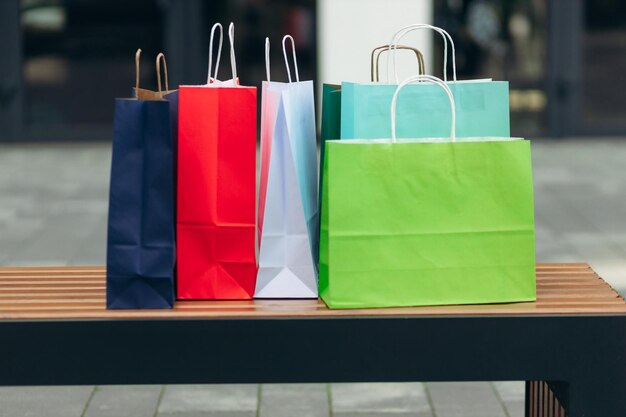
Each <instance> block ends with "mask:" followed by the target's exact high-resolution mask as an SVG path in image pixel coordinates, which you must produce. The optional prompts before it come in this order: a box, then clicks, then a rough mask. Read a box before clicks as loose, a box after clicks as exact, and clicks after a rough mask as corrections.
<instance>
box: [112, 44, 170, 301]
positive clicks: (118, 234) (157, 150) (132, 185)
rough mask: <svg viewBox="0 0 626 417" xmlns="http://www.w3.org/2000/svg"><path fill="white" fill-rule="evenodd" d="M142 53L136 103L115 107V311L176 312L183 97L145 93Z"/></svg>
mask: <svg viewBox="0 0 626 417" xmlns="http://www.w3.org/2000/svg"><path fill="white" fill-rule="evenodd" d="M139 53H140V50H139V51H137V56H136V59H137V82H136V88H135V95H136V98H131V99H116V100H115V116H114V135H113V155H112V163H111V185H110V192H109V223H108V241H107V308H110V309H139V308H172V307H173V305H174V294H175V288H174V266H175V253H176V250H175V238H174V230H175V216H174V207H175V193H174V172H175V170H174V161H175V154H174V151H175V138H176V133H175V132H176V131H175V130H174V127H175V126H174V123H175V121H176V119H177V104H178V92H177V91H173V92H171V91H169V90H168V89H167V86H166V89H165V91H161V86H160V84H161V83H160V80H159V91H158V92H152V91H150V90H143V89H139V69H138V66H139V63H138V62H139ZM160 58H163V57H162V54H159V57H157V72H159V69H158V62H159V59H160ZM163 60H164V58H163ZM159 77H160V74H159ZM166 77H167V74H166Z"/></svg>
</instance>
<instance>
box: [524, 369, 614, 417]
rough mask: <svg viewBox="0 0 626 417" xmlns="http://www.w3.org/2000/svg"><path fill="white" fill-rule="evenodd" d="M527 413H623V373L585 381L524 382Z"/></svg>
mask: <svg viewBox="0 0 626 417" xmlns="http://www.w3.org/2000/svg"><path fill="white" fill-rule="evenodd" d="M525 403H526V413H525V416H526V417H624V416H626V375H624V376H622V377H620V378H606V375H605V376H598V377H597V378H586V379H585V380H584V381H582V380H580V381H575V382H571V383H569V384H566V383H548V382H545V381H527V382H526V401H525Z"/></svg>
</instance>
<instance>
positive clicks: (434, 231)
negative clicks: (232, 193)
mask: <svg viewBox="0 0 626 417" xmlns="http://www.w3.org/2000/svg"><path fill="white" fill-rule="evenodd" d="M414 80H422V81H424V80H428V81H431V82H435V83H436V84H438V86H439V87H443V88H444V89H445V90H446V93H447V94H449V96H448V97H447V98H446V101H448V102H449V103H451V104H452V106H453V105H454V103H453V101H454V100H453V97H452V92H451V91H450V89H449V88H447V86H446V84H445V83H443V82H441V80H439V79H437V78H434V77H430V76H417V77H412V78H409V79H408V80H407V81H405V82H404V83H402V84H400V86H399V87H398V89H397V91H396V94H395V95H394V97H393V102H392V112H391V113H392V115H394V116H395V112H394V110H393V109H394V108H395V104H396V99H397V95H398V92H399V91H400V89H401V88H402V87H403V86H404V85H405V84H407V83H408V82H411V81H414ZM440 94H441V93H440ZM442 96H444V95H443V94H442ZM444 97H445V96H444ZM403 103H404V104H403V105H405V106H406V105H409V103H408V102H407V100H404V101H403ZM449 105H450V104H449ZM450 117H451V118H452V125H453V127H452V133H451V134H448V137H449V138H451V139H449V138H447V139H413V140H403V141H399V142H397V141H396V140H395V119H392V128H391V131H392V135H391V137H392V138H394V139H391V140H389V139H382V140H350V141H343V140H342V141H328V142H327V143H326V152H325V158H324V165H323V172H324V183H323V189H322V219H321V235H320V280H319V285H320V288H319V290H320V295H321V297H322V299H323V300H324V301H325V302H326V304H328V306H329V307H330V308H364V307H396V306H417V305H437V304H475V303H505V302H519V301H533V300H535V293H536V290H535V246H534V217H533V190H532V171H531V157H530V143H529V141H526V140H522V139H513V138H460V137H457V138H456V140H455V137H454V134H453V133H454V122H455V112H454V111H452V112H451V113H450ZM448 126H450V124H449V121H448Z"/></svg>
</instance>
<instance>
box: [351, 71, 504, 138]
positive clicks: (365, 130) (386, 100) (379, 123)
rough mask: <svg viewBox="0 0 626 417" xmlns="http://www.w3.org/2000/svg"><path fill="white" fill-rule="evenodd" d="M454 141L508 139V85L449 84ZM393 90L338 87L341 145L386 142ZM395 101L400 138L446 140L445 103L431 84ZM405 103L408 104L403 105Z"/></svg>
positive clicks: (418, 86)
mask: <svg viewBox="0 0 626 417" xmlns="http://www.w3.org/2000/svg"><path fill="white" fill-rule="evenodd" d="M447 84H448V86H449V87H450V90H451V91H452V94H453V96H454V101H455V106H456V108H455V110H456V116H457V123H456V136H457V137H481V136H483V137H485V136H494V137H509V136H510V135H511V133H510V124H509V123H510V122H509V83H508V82H506V81H488V80H477V81H457V82H454V81H451V82H448V83H447ZM397 87H398V86H397V85H395V84H372V83H350V82H344V83H342V84H341V90H342V92H341V139H357V138H358V139H378V138H389V137H391V130H390V126H389V118H390V113H389V104H390V103H391V98H392V97H393V93H394V92H395V91H396V88H397ZM406 90H407V91H403V93H402V96H401V97H400V98H399V100H398V115H397V118H398V120H397V129H398V132H397V135H398V137H399V138H429V137H431V138H436V137H445V136H447V134H448V132H447V129H448V125H449V120H450V105H449V104H448V101H447V98H446V97H445V96H444V95H443V94H441V92H440V91H438V87H437V86H436V85H433V84H426V83H420V84H413V85H409V86H407V87H406ZM405 103H410V106H409V105H405Z"/></svg>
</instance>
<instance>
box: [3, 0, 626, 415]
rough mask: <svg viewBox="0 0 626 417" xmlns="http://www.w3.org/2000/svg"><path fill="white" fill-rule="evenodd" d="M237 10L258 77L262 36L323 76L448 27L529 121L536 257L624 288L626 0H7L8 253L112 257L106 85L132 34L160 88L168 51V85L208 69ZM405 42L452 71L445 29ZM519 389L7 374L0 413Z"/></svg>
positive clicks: (215, 407)
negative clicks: (169, 383) (212, 46)
mask: <svg viewBox="0 0 626 417" xmlns="http://www.w3.org/2000/svg"><path fill="white" fill-rule="evenodd" d="M230 21H233V22H234V23H235V25H236V53H237V63H238V72H239V76H240V79H241V80H242V83H243V84H246V85H256V86H260V83H261V81H262V80H263V79H264V78H265V63H264V49H263V45H264V38H265V37H266V36H269V37H270V39H271V42H272V49H271V67H272V77H273V79H276V80H286V71H285V69H284V63H283V59H282V50H281V44H280V40H281V38H282V36H283V35H284V34H287V33H289V34H292V35H293V37H294V38H295V41H296V45H297V54H298V64H299V69H300V77H301V79H313V80H315V81H316V85H317V86H318V87H319V84H320V83H322V82H335V83H336V82H341V81H368V80H369V78H370V61H369V60H370V52H371V50H372V48H374V47H376V46H380V45H382V44H385V43H387V42H388V41H389V40H390V38H391V35H392V34H393V33H394V32H395V31H396V30H398V29H399V28H400V27H402V26H404V25H407V24H411V23H431V24H435V25H437V26H441V27H443V28H444V29H446V30H448V31H449V32H450V33H451V35H452V37H453V39H454V40H455V44H456V63H457V74H458V78H459V79H469V78H493V79H495V80H507V81H509V83H510V109H511V132H512V134H513V135H515V136H523V137H526V138H531V139H533V143H532V146H533V170H534V185H535V213H536V242H537V260H538V261H543V262H546V261H547V262H553V261H554V262H575V261H579V262H580V261H582V262H589V263H590V264H591V265H592V266H593V267H594V268H595V269H596V270H597V271H598V272H599V273H600V274H601V275H602V276H604V277H605V278H606V279H607V280H608V281H609V282H610V283H611V284H612V285H613V286H614V287H615V288H616V289H617V290H618V291H619V292H621V294H622V295H624V294H626V222H625V221H624V213H626V172H625V170H626V168H624V167H625V166H626V165H625V162H624V161H626V100H624V98H623V95H624V92H626V76H625V75H624V74H626V2H623V1H620V0H594V1H592V0H206V1H203V0H132V1H129V0H0V266H12V265H103V264H104V262H105V250H106V245H105V243H106V215H107V201H108V180H109V170H110V158H111V153H110V152H111V148H110V147H111V137H112V115H113V99H114V98H115V97H128V96H130V94H131V88H132V87H133V86H134V82H135V67H134V53H135V51H136V49H137V48H142V49H143V55H142V63H141V64H142V65H141V71H140V72H141V86H142V87H145V88H151V89H155V88H156V74H155V69H154V57H155V56H156V54H157V53H158V52H160V51H164V52H165V53H166V55H167V58H168V69H169V75H170V77H169V78H170V79H169V84H170V86H176V85H179V84H202V83H205V82H206V75H207V74H206V71H207V58H208V57H207V55H208V39H209V31H210V28H211V26H212V24H213V23H214V22H222V23H223V24H224V25H227V24H228V22H230ZM403 43H407V44H410V45H412V46H416V47H418V48H419V49H420V50H421V51H422V52H423V53H424V55H425V59H426V65H427V69H428V73H431V74H435V75H440V74H441V73H442V71H443V70H444V69H443V59H442V58H443V45H442V43H441V39H440V38H439V37H438V36H437V37H435V36H432V34H430V33H427V32H426V31H422V32H420V33H417V32H416V33H413V34H411V36H408V37H407V38H406V40H405V41H403ZM224 47H225V48H226V50H225V51H224V52H225V54H223V59H222V61H223V62H222V65H221V66H220V78H227V77H228V75H229V73H230V68H229V63H228V62H227V61H228V60H227V59H226V58H227V56H228V55H227V50H228V42H227V41H226V42H225V44H224ZM449 58H450V57H449ZM409 60H410V57H409V56H403V57H401V61H400V62H401V65H400V66H399V67H400V72H401V73H403V75H404V74H405V73H406V74H408V73H410V72H411V71H414V70H415V68H416V67H415V63H414V62H411V61H409ZM448 61H450V59H448ZM382 65H385V62H384V60H383V63H382ZM384 70H385V67H384V66H381V71H382V73H383V74H384V73H386V71H384ZM447 73H448V74H449V75H450V74H451V73H452V69H451V68H448V69H447ZM318 106H319V103H318ZM251 348H252V347H251ZM523 399H524V398H523V384H522V383H519V382H510V383H508V382H497V383H492V382H477V383H459V384H457V383H428V384H421V383H416V384H332V385H324V384H318V385H310V386H272V385H263V386H260V387H259V386H228V387H224V386H175V387H153V386H151V387H134V388H132V389H130V388H127V387H56V388H6V387H5V388H0V417H4V416H11V417H13V416H18V415H29V416H46V417H54V416H63V417H67V416H77V417H78V416H88V417H89V416H91V417H95V416H109V417H113V416H120V417H121V416H126V415H133V416H144V415H145V416H163V417H164V416H170V417H174V416H187V417H191V416H200V415H202V416H214V417H217V416H222V417H224V416H226V417H238V416H250V417H252V416H268V417H269V416H271V417H280V416H294V415H298V416H328V415H334V416H340V417H350V416H352V417H354V416H360V417H366V416H374V415H375V416H377V417H385V416H395V417H408V416H421V417H431V416H435V415H436V416H438V417H454V416H480V417H492V416H493V417H513V416H519V417H521V416H522V415H523Z"/></svg>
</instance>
